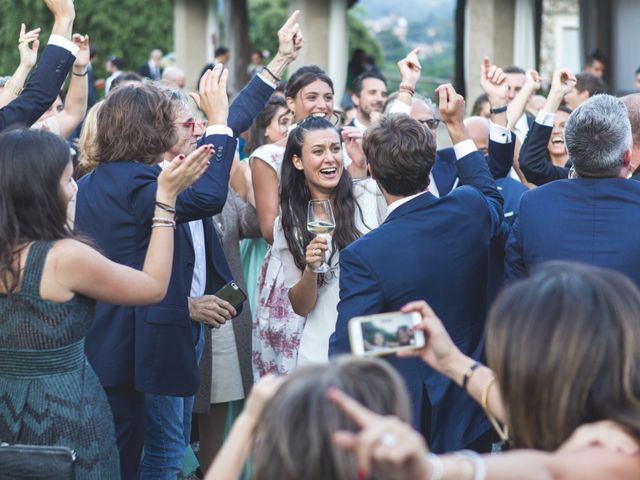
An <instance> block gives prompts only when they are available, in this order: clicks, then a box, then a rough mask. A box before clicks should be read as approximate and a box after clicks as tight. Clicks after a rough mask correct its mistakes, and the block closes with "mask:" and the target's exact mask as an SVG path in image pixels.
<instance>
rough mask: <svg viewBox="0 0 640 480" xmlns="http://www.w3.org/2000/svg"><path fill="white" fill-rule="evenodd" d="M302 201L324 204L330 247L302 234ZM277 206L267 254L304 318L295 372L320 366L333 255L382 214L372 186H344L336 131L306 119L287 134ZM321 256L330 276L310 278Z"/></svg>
mask: <svg viewBox="0 0 640 480" xmlns="http://www.w3.org/2000/svg"><path fill="white" fill-rule="evenodd" d="M310 200H330V201H331V204H332V208H333V212H334V216H335V224H336V225H335V230H334V231H333V233H332V238H331V240H330V241H327V240H326V239H325V238H324V237H321V236H314V235H313V234H312V233H310V232H308V231H307V206H308V203H309V201H310ZM280 203H281V210H282V214H281V219H280V220H277V221H276V223H275V227H274V243H273V250H274V255H275V256H277V257H279V258H280V261H281V262H282V266H283V271H284V284H285V287H286V288H287V289H288V297H289V300H290V302H291V305H292V307H293V310H294V311H295V312H296V313H297V314H298V315H300V316H303V317H306V321H305V323H304V329H303V333H302V339H301V341H300V347H299V350H298V365H301V364H306V363H317V362H326V361H327V359H328V355H327V354H328V349H329V336H330V335H331V333H332V332H333V331H334V329H335V323H336V319H337V305H338V300H339V285H338V280H339V257H340V250H342V249H343V248H345V247H347V246H348V245H349V244H350V243H351V242H353V241H355V240H356V239H358V238H359V237H360V236H361V235H363V234H365V233H367V232H368V231H370V230H371V229H373V228H376V227H377V226H378V225H379V224H380V223H381V221H382V220H383V219H384V217H385V215H386V204H385V202H384V199H383V197H382V194H381V193H380V192H379V190H378V188H377V186H376V184H375V182H374V181H373V180H371V179H362V180H357V181H353V180H352V178H351V175H350V174H349V172H348V171H347V170H346V168H345V166H344V161H343V152H342V144H341V141H340V135H339V134H338V131H337V130H336V129H335V128H334V127H333V125H332V124H331V123H329V122H328V121H327V120H325V119H324V118H318V117H309V118H307V119H306V120H305V121H303V122H302V123H301V124H300V125H299V126H298V127H297V128H296V129H295V130H293V131H292V132H291V133H290V134H289V140H288V143H287V148H286V150H285V154H284V159H283V162H282V189H281V196H280ZM325 253H326V256H328V260H327V263H328V264H329V266H330V270H329V271H328V272H327V273H324V274H319V273H314V272H313V270H314V269H316V268H317V267H319V266H320V265H321V264H322V262H323V261H324V259H325Z"/></svg>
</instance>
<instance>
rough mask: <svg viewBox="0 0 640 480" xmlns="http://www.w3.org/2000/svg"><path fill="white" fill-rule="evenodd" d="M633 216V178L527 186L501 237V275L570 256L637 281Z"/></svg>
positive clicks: (637, 192)
mask: <svg viewBox="0 0 640 480" xmlns="http://www.w3.org/2000/svg"><path fill="white" fill-rule="evenodd" d="M639 221H640V183H639V182H637V181H636V180H627V179H620V178H600V179H597V178H576V179H572V180H557V181H555V182H550V183H548V184H546V185H543V186H541V187H538V188H536V189H533V190H530V191H528V192H526V193H525V194H524V195H523V196H522V200H521V202H520V212H519V214H518V218H517V219H516V221H515V223H514V225H513V228H512V230H511V234H510V236H509V240H508V242H507V248H506V258H505V273H506V276H507V280H509V279H516V278H521V277H525V276H527V275H528V274H529V272H530V271H531V269H532V268H534V267H535V266H536V265H538V264H540V263H542V262H545V261H547V260H573V261H578V262H584V263H589V264H592V265H596V266H600V267H607V268H612V269H614V270H618V271H619V272H622V273H624V274H626V275H627V276H629V278H631V279H632V280H633V281H635V282H636V284H637V285H639V286H640V256H638V255H637V253H636V252H637V243H638V242H637V235H636V234H635V233H634V232H633V226H634V225H636V224H637V222H639Z"/></svg>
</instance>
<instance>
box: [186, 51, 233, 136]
mask: <svg viewBox="0 0 640 480" xmlns="http://www.w3.org/2000/svg"><path fill="white" fill-rule="evenodd" d="M228 76H229V71H228V70H227V69H226V68H224V65H222V64H220V63H219V64H217V65H216V66H215V67H213V70H207V72H206V73H205V74H204V75H203V76H202V78H201V79H200V94H199V95H196V94H194V93H191V94H190V95H191V98H193V100H194V101H195V102H196V104H197V105H198V107H199V108H200V109H201V110H202V111H203V112H204V114H205V115H206V116H207V121H208V122H209V125H226V124H227V117H228V115H229V97H228V96H227V77H228Z"/></svg>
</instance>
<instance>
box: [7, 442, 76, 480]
mask: <svg viewBox="0 0 640 480" xmlns="http://www.w3.org/2000/svg"><path fill="white" fill-rule="evenodd" d="M75 461H76V452H75V451H74V450H73V449H71V448H68V447H57V446H44V445H9V444H8V443H0V480H45V479H49V480H74V478H75V474H74V464H75Z"/></svg>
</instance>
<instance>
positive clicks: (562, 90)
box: [549, 68, 577, 96]
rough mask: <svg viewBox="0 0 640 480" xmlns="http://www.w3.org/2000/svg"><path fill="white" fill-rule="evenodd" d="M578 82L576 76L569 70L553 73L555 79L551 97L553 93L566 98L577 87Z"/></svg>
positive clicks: (552, 82)
mask: <svg viewBox="0 0 640 480" xmlns="http://www.w3.org/2000/svg"><path fill="white" fill-rule="evenodd" d="M576 81H577V80H576V76H575V75H574V74H573V73H571V70H569V69H568V68H561V69H560V70H556V71H555V72H553V77H552V79H551V90H550V91H549V95H551V93H557V94H559V95H562V96H565V95H566V94H567V93H569V92H570V91H571V90H572V89H573V87H575V86H576Z"/></svg>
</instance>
